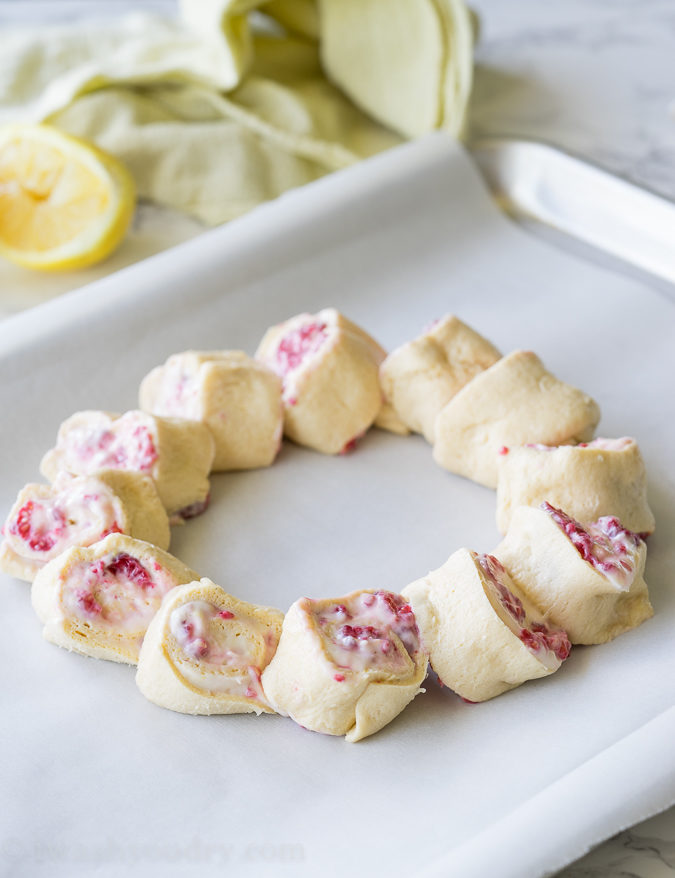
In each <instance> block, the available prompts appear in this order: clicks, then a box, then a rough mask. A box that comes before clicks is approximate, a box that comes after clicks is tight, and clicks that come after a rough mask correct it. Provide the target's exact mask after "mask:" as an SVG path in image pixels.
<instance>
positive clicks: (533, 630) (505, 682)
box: [402, 549, 570, 701]
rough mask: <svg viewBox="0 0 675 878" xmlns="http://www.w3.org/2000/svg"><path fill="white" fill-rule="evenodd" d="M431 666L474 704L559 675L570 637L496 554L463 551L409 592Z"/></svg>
mask: <svg viewBox="0 0 675 878" xmlns="http://www.w3.org/2000/svg"><path fill="white" fill-rule="evenodd" d="M402 594H403V596H404V597H406V598H407V599H408V600H409V601H410V603H411V604H412V607H413V609H414V611H415V616H416V618H417V622H418V624H419V627H420V632H421V635H422V642H423V644H424V646H425V648H426V649H428V650H429V660H430V664H431V667H432V668H433V669H434V671H436V673H437V674H438V676H439V679H440V680H442V682H443V685H446V686H449V687H450V689H452V690H453V691H454V692H456V693H457V694H458V695H461V696H462V698H465V699H467V700H468V701H485V700H486V699H488V698H494V697H495V696H496V695H501V693H502V692H506V691H507V690H508V689H513V688H514V687H515V686H520V684H521V683H524V682H525V681H526V680H534V679H537V678H538V677H545V676H547V675H548V674H552V673H553V672H554V671H557V670H558V668H559V667H560V665H561V663H562V662H563V661H564V659H566V658H567V656H568V655H569V651H570V642H569V640H568V638H567V634H566V633H565V632H564V631H563V630H561V629H559V628H557V627H554V626H552V625H550V624H549V623H547V622H545V621H544V618H543V617H542V615H541V613H539V612H538V610H537V609H536V608H535V607H534V606H533V605H532V604H531V603H530V602H529V601H528V600H527V598H526V597H525V596H524V595H523V594H522V592H521V591H520V590H519V589H518V587H517V585H515V584H514V582H512V580H511V579H510V577H509V575H508V573H507V572H506V570H505V569H504V567H503V566H502V565H501V564H500V563H499V561H498V560H497V559H496V558H495V557H493V556H492V555H477V554H476V553H475V552H472V551H470V550H469V549H459V550H458V551H457V552H455V553H454V554H453V555H451V556H450V558H448V560H447V561H446V562H445V564H443V566H442V567H439V568H438V569H437V570H433V571H432V572H431V573H429V574H427V576H425V577H424V578H423V579H418V580H417V581H416V582H412V583H411V584H410V585H407V586H406V587H405V588H404V589H403V592H402Z"/></svg>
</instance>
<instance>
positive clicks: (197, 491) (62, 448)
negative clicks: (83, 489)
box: [40, 410, 214, 516]
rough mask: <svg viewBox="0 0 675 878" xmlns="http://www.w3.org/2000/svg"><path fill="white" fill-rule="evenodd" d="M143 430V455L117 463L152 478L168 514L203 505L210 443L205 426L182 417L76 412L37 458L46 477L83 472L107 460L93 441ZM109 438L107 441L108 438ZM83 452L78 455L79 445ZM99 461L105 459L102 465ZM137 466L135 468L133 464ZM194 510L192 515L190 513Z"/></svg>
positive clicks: (211, 453) (106, 466)
mask: <svg viewBox="0 0 675 878" xmlns="http://www.w3.org/2000/svg"><path fill="white" fill-rule="evenodd" d="M134 431H142V433H143V437H144V439H145V440H146V442H147V449H148V453H147V454H146V455H145V456H142V455H141V454H139V455H137V458H138V459H136V460H135V459H134V458H133V456H131V457H130V460H129V461H128V462H127V463H125V464H122V465H121V467H122V468H124V469H128V470H132V471H133V470H138V471H140V472H142V473H143V474H144V475H148V476H150V477H151V478H152V479H153V481H154V482H155V486H156V488H157V493H158V494H159V496H160V499H161V501H162V503H163V504H164V507H165V508H166V511H167V512H168V514H169V516H172V515H177V516H180V514H181V512H182V511H184V510H186V509H190V508H192V509H197V508H200V507H204V508H205V506H206V503H207V500H208V495H209V479H208V474H209V472H210V470H211V463H212V461H213V455H214V441H213V436H212V435H211V433H210V431H209V429H208V428H207V427H205V426H204V425H203V424H200V423H198V422H197V421H188V420H185V419H183V418H158V417H155V416H154V415H151V414H148V413H147V412H141V411H130V412H126V413H125V414H124V415H120V414H115V413H112V412H104V411H91V410H90V411H82V412H76V413H75V414H74V415H72V416H71V417H70V418H68V419H67V420H66V421H64V422H63V424H61V427H60V428H59V432H58V437H57V443H56V446H55V447H54V448H52V449H51V450H50V451H48V452H47V453H46V454H45V456H44V457H43V458H42V462H41V464H40V472H41V473H42V474H43V475H44V476H45V477H46V478H47V479H49V480H50V481H52V482H53V481H54V479H55V478H57V477H58V475H59V474H60V473H62V472H70V473H73V474H75V475H88V474H89V473H92V472H97V471H98V470H99V469H102V468H105V469H107V468H109V467H110V465H111V463H110V462H109V460H108V459H107V458H106V457H105V456H104V455H105V449H103V450H101V451H99V449H98V448H97V447H94V452H93V453H92V451H91V450H90V449H91V447H92V444H93V445H94V446H95V445H96V442H97V441H99V444H100V440H99V437H101V436H104V437H106V440H108V437H113V441H114V439H115V438H116V437H118V436H120V434H121V435H122V436H124V434H125V433H126V434H127V436H128V435H129V434H131V436H132V441H133V439H134ZM108 441H109V440H108ZM83 448H84V449H85V453H81V449H83ZM98 459H104V460H106V462H105V463H104V464H103V465H101V464H100V463H98ZM139 463H140V464H141V467H140V469H139V466H138V464H139ZM192 514H194V513H192Z"/></svg>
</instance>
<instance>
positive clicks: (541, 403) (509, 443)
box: [434, 351, 600, 488]
mask: <svg viewBox="0 0 675 878" xmlns="http://www.w3.org/2000/svg"><path fill="white" fill-rule="evenodd" d="M599 420H600V409H599V408H598V405H597V403H596V402H594V400H592V399H591V398H590V397H589V396H587V395H586V394H585V393H583V392H582V391H581V390H577V389H576V388H575V387H571V386H570V385H569V384H564V383H563V382H562V381H559V380H558V379H557V378H556V377H555V376H554V375H552V374H551V373H550V372H548V371H547V370H546V368H545V367H544V365H543V363H542V362H541V360H540V359H539V357H537V356H536V354H533V353H532V352H531V351H514V352H513V353H511V354H509V355H508V356H507V357H503V358H502V359H501V360H499V361H498V362H497V363H495V365H494V366H491V367H490V368H489V369H487V370H486V371H484V372H481V373H480V374H479V375H476V377H475V378H474V379H473V380H472V381H470V382H469V383H468V384H467V385H466V386H465V387H463V388H462V389H461V390H460V391H459V393H457V394H456V395H455V396H454V397H453V398H452V399H451V400H450V402H448V404H447V405H446V406H445V407H444V408H443V409H441V411H440V412H439V414H438V417H437V419H436V424H435V428H434V430H435V434H434V460H435V461H436V463H438V464H439V465H440V466H442V467H444V468H445V469H447V470H450V472H453V473H457V474H459V475H462V476H466V477H467V478H470V479H472V480H473V481H475V482H478V483H479V484H481V485H487V487H489V488H496V487H497V475H498V471H497V467H498V461H499V459H500V458H501V457H506V456H508V451H509V449H510V448H513V447H514V446H519V445H525V444H526V443H528V442H533V443H542V444H546V445H562V444H564V443H567V442H577V441H587V440H590V439H591V438H592V437H593V432H594V430H595V428H596V426H597V424H598V421H599Z"/></svg>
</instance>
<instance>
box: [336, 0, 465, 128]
mask: <svg viewBox="0 0 675 878" xmlns="http://www.w3.org/2000/svg"><path fill="white" fill-rule="evenodd" d="M319 8H320V16H319V23H320V38H321V57H322V60H323V65H324V68H325V70H326V74H327V75H328V77H329V78H330V79H331V80H332V81H333V82H334V83H335V84H336V85H338V86H339V87H340V88H341V89H342V90H343V91H344V92H345V94H347V95H348V96H349V97H350V98H351V99H352V100H353V101H354V103H355V104H356V105H357V106H359V107H361V109H362V110H364V111H365V112H366V113H368V114H369V115H370V116H372V117H373V118H374V119H378V120H379V121H380V122H382V123H383V124H384V125H387V126H388V127H390V128H392V129H393V130H394V131H398V132H399V134H401V135H403V136H404V137H417V136H419V135H421V134H424V133H426V132H427V131H431V130H432V129H434V128H445V129H447V130H449V131H450V132H451V133H453V134H459V133H460V132H461V129H462V125H463V121H464V114H465V110H466V105H467V102H468V98H469V93H470V90H471V80H472V48H473V24H472V19H471V15H470V13H469V10H468V9H467V7H466V6H465V5H464V3H463V2H462V0H319Z"/></svg>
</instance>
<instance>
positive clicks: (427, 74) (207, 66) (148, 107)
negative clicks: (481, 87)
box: [0, 0, 471, 225]
mask: <svg viewBox="0 0 675 878" xmlns="http://www.w3.org/2000/svg"><path fill="white" fill-rule="evenodd" d="M261 3H262V0H182V2H181V4H180V9H181V18H180V19H179V20H170V19H167V18H163V17H161V16H157V15H149V14H141V13H133V14H132V15H130V16H127V17H125V18H122V19H119V20H113V21H104V22H100V21H98V22H93V23H92V22H84V23H77V24H75V25H73V24H70V25H68V26H67V27H66V26H59V27H50V28H30V29H23V30H17V29H10V28H3V29H2V31H1V32H0V123H2V122H9V121H19V120H27V121H47V122H50V123H51V124H54V125H56V126H58V127H59V128H62V129H63V130H66V131H68V132H70V133H73V134H77V135H79V136H82V137H85V138H88V139H90V140H93V141H95V142H96V143H97V144H98V145H100V146H101V147H103V148H104V149H107V150H108V151H109V152H111V153H113V154H114V155H117V156H118V157H119V158H121V159H122V160H123V161H124V162H126V164H127V165H128V166H129V168H130V170H131V172H132V173H133V175H134V177H135V179H136V182H137V186H138V190H139V194H140V195H141V196H143V197H146V198H149V199H152V200H154V201H156V202H158V203H160V204H165V205H169V206H172V207H175V208H178V209H181V210H184V211H187V212H189V213H190V214H192V215H194V216H196V217H198V218H199V219H201V220H202V221H204V222H206V223H208V224H214V225H215V224H218V223H221V222H224V221H226V220H229V219H232V218H233V217H236V216H238V215H239V214H241V213H244V212H245V211H247V210H249V209H251V208H252V207H254V206H256V205H257V204H259V203H261V202H262V201H265V200H267V199H269V198H273V197H275V196H277V195H279V194H281V193H282V192H284V191H286V190H287V189H289V188H291V187H293V186H299V185H301V184H303V183H306V182H309V181H311V180H314V179H316V178H317V177H320V176H322V175H323V174H326V173H328V172H330V171H333V170H337V169H339V168H343V167H346V166H348V165H350V164H352V163H354V162H356V161H359V160H360V159H362V158H365V157H367V156H369V155H372V154H374V153H376V152H379V151H381V150H383V149H386V148H388V147H391V146H393V145H395V144H396V143H399V142H400V141H401V138H402V136H414V135H416V134H420V133H423V131H425V130H431V129H432V128H434V127H448V128H449V129H450V130H452V131H458V130H459V128H460V125H461V118H462V117H463V114H464V106H465V104H466V97H467V96H468V83H469V82H470V73H469V76H468V79H467V75H466V70H465V68H466V64H467V59H468V64H469V71H470V60H471V36H470V34H469V35H468V37H467V36H466V34H465V33H464V31H463V30H462V27H463V26H464V24H465V23H466V22H465V18H466V16H467V15H468V14H467V13H466V9H465V7H464V6H463V5H462V3H461V0H415V2H410V0H353V2H352V0H334V2H333V0H321V6H320V7H317V5H316V3H315V2H314V0H271V2H269V3H268V4H266V5H264V7H263V8H264V11H265V12H267V13H268V14H267V16H266V17H265V18H263V17H262V16H260V15H259V14H258V20H259V22H263V24H264V22H265V21H266V22H267V26H266V27H263V29H262V32H260V28H258V29H257V30H256V31H255V32H254V30H253V29H252V25H251V18H252V16H251V15H250V14H249V13H250V12H251V10H252V9H253V8H254V7H256V6H259V5H261ZM343 3H344V5H345V15H344V16H341V15H340V14H339V13H338V12H337V11H336V10H337V8H338V7H340V5H341V4H343ZM418 3H419V6H418ZM390 4H391V7H392V11H393V12H394V15H393V16H392V18H391V28H390V27H389V24H388V22H389V18H388V15H387V13H386V10H387V9H388V8H389V7H390ZM427 4H429V5H432V6H434V8H436V7H440V6H447V7H448V8H450V7H452V9H453V10H454V12H455V13H456V15H455V18H453V19H452V22H450V18H449V17H446V18H443V16H441V15H436V17H435V18H433V16H431V17H430V16H429V10H428V9H426V6H427ZM394 7H396V9H394ZM404 7H408V13H405V14H404V12H403V11H402V10H403V9H404ZM423 7H424V8H423ZM415 9H418V12H417V13H415V12H413V10H415ZM359 10H360V12H359ZM411 21H417V22H418V26H416V27H413V28H412V29H411V30H410V39H411V43H410V46H409V49H408V51H407V52H406V53H405V55H401V54H400V41H401V40H402V39H403V35H404V31H405V29H406V28H407V27H409V25H410V22H411ZM458 22H459V25H458ZM270 25H271V26H270ZM450 25H452V26H450ZM375 26H377V27H382V32H381V33H380V34H379V36H378V34H377V33H376V32H375V31H374V30H373V28H374V27H375ZM351 27H353V28H356V31H352V32H350V28H351ZM434 29H435V31H436V35H435V37H434ZM469 30H470V28H469ZM450 31H452V39H451V35H450ZM383 34H386V35H389V36H388V37H387V40H385V41H384V44H383V40H382V37H383ZM317 35H319V36H320V42H317V40H316V37H317ZM420 35H423V37H424V40H427V42H424V43H418V42H417V40H418V37H420ZM465 39H468V45H466V46H465V45H464V40H465ZM434 40H435V42H434ZM453 40H454V42H452V41H453ZM369 41H372V45H371V48H373V47H376V46H377V47H380V49H381V52H380V54H379V55H378V57H379V58H380V61H379V62H378V64H370V65H368V64H366V61H365V58H366V55H367V51H366V45H367V44H368V42H369ZM455 43H457V46H456V47H455V48H451V45H452V46H455ZM340 44H343V45H344V46H347V47H348V46H353V47H355V48H356V49H357V50H358V52H357V56H358V58H359V59H360V60H359V62H358V63H359V64H360V65H361V68H360V69H361V76H365V77H368V78H371V79H372V83H369V82H362V83H361V85H360V86H359V82H358V77H357V78H356V79H355V77H354V76H352V75H350V73H349V70H348V67H349V64H348V60H349V53H348V52H347V51H346V50H345V51H344V52H342V54H341V53H340V51H339V45H340ZM459 44H461V51H460V50H459ZM397 46H399V49H397ZM440 46H443V47H444V48H443V49H442V50H441V49H440V48H439V47H440ZM432 48H433V51H432ZM397 55H398V59H397ZM422 56H424V57H422ZM427 56H429V57H428V59H427V60H424V59H425V58H427ZM322 59H323V64H324V65H325V66H326V68H327V69H328V72H329V76H330V79H331V80H332V82H331V81H329V79H328V78H327V77H326V75H325V72H324V69H323V66H322ZM401 63H402V64H403V67H405V68H406V69H407V71H408V75H409V76H411V77H412V80H411V83H410V87H409V88H408V90H407V92H406V93H405V94H404V95H402V94H400V93H399V96H398V98H397V99H396V100H394V99H393V98H392V94H394V95H395V92H396V91H397V90H398V89H399V87H400V81H401V75H403V77H404V79H405V76H406V73H405V70H404V71H403V74H402V73H401V71H400V70H399V65H400V64H401ZM457 70H461V71H462V72H461V75H459V74H458V73H457ZM387 71H389V72H387ZM449 71H450V72H449ZM452 71H454V72H452ZM387 77H389V85H390V88H389V89H388V88H387V81H388V80H387ZM453 77H454V79H453ZM450 81H451V86H452V88H450V86H449V85H448V82H450ZM391 89H393V91H392V90H391ZM452 89H454V91H452ZM451 91H452V95H453V97H452V99H451V100H446V98H447V95H448V94H450V92H451ZM347 95H348V96H347ZM458 96H459V97H458ZM462 101H463V103H462ZM407 103H409V104H410V105H411V106H410V107H407V108H406V107H405V106H404V104H407ZM413 105H414V106H413ZM418 105H420V106H423V108H424V109H423V110H422V111H420V109H419V108H418ZM397 108H398V109H397ZM432 108H436V109H432ZM439 108H440V109H439Z"/></svg>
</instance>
